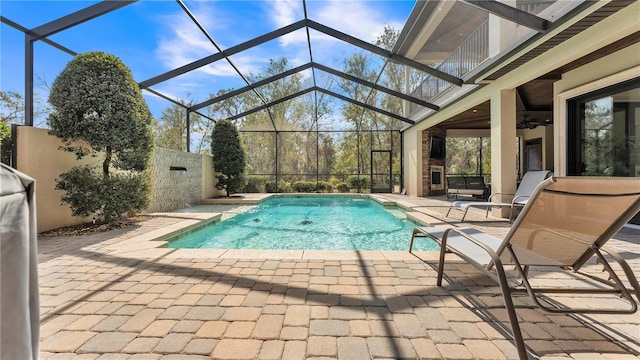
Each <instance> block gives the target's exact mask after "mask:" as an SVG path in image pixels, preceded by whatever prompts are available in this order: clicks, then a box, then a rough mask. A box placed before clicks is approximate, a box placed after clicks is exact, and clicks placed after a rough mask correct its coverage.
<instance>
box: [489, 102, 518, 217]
mask: <svg viewBox="0 0 640 360" xmlns="http://www.w3.org/2000/svg"><path fill="white" fill-rule="evenodd" d="M517 151H518V149H517V141H516V90H515V89H506V90H500V91H499V92H496V93H494V94H493V95H492V96H491V193H492V194H495V193H506V194H513V193H515V191H516V183H517V177H518V174H517V167H516V153H517ZM511 199H512V197H511V196H502V198H497V199H495V200H496V201H502V202H510V201H511ZM493 214H494V215H496V216H501V217H508V216H509V209H494V210H493Z"/></svg>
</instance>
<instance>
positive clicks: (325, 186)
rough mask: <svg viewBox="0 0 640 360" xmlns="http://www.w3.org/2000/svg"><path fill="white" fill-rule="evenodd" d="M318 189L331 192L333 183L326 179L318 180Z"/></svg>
mask: <svg viewBox="0 0 640 360" xmlns="http://www.w3.org/2000/svg"><path fill="white" fill-rule="evenodd" d="M318 191H319V192H328V193H332V192H333V184H331V183H330V182H328V181H318Z"/></svg>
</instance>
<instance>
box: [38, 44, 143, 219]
mask: <svg viewBox="0 0 640 360" xmlns="http://www.w3.org/2000/svg"><path fill="white" fill-rule="evenodd" d="M49 102H50V103H51V105H52V107H53V112H52V113H51V114H50V115H49V118H48V121H49V126H50V128H51V130H50V133H51V134H52V135H55V136H57V137H59V138H61V139H62V141H64V143H65V146H63V147H62V149H63V150H66V151H70V152H74V153H75V154H76V157H77V158H78V159H81V158H83V157H85V156H92V157H99V156H103V157H104V160H103V161H102V164H101V165H102V166H101V167H100V166H99V165H84V166H77V167H74V168H73V169H71V171H69V172H66V173H63V174H60V177H59V178H58V179H57V180H56V189H59V190H63V191H65V192H66V193H65V195H63V196H62V202H63V203H66V204H69V205H70V206H71V210H72V213H73V215H74V216H82V217H87V216H93V217H94V219H96V220H97V221H107V222H108V221H111V220H114V219H117V218H120V217H122V216H123V215H125V214H129V213H132V212H135V211H140V210H143V209H144V208H145V207H146V206H147V205H148V202H149V195H150V192H151V188H150V181H149V180H150V179H149V172H148V171H146V170H147V169H148V167H149V163H150V158H151V153H152V151H153V135H152V131H151V121H152V116H151V113H150V112H149V108H148V107H147V104H146V103H145V101H144V98H143V97H142V94H141V92H140V88H139V87H138V84H137V83H136V82H135V80H134V79H133V76H132V75H131V71H130V70H129V68H127V67H126V66H125V65H124V64H123V63H122V62H121V61H120V59H118V58H117V57H115V56H113V55H108V54H105V53H102V52H89V53H85V54H81V55H78V56H76V57H75V58H74V59H73V60H71V61H70V62H69V63H68V64H67V66H66V67H65V68H64V69H63V70H62V72H61V73H60V75H58V77H57V78H56V80H55V81H54V83H53V85H52V87H51V92H50V94H49Z"/></svg>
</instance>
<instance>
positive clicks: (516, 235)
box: [409, 177, 640, 359]
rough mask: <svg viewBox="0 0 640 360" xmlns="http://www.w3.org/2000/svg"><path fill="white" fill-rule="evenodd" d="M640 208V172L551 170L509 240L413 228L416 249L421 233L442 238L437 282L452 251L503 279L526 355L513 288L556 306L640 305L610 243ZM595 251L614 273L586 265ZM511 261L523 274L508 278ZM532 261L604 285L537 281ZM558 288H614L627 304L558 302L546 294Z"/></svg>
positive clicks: (638, 290)
mask: <svg viewBox="0 0 640 360" xmlns="http://www.w3.org/2000/svg"><path fill="white" fill-rule="evenodd" d="M638 210H640V178H594V177H558V178H555V177H551V178H549V179H547V180H545V181H543V183H541V184H540V185H539V186H538V187H537V188H536V190H535V191H534V193H533V194H532V195H531V197H530V198H529V202H528V203H527V205H526V206H525V207H524V208H523V209H522V212H521V214H520V215H519V216H518V218H517V219H516V220H515V222H514V224H513V226H512V227H511V229H509V231H508V233H507V235H506V236H505V238H504V240H500V239H497V238H495V237H493V236H490V235H487V234H485V233H482V232H480V231H478V230H474V229H470V228H435V227H418V228H415V229H414V231H413V236H412V238H411V243H410V245H409V252H411V251H412V249H413V242H414V240H415V239H416V238H420V237H428V238H431V239H433V240H435V241H436V242H437V243H438V244H439V245H440V247H441V249H440V261H439V264H438V277H437V285H438V286H442V276H443V267H444V259H445V255H446V254H447V253H449V252H453V253H455V254H457V255H458V256H459V257H461V258H462V259H463V260H466V261H467V262H468V263H470V264H472V265H474V266H475V267H476V268H478V269H479V270H480V271H482V272H483V273H485V274H487V275H488V276H489V277H491V278H492V279H494V280H495V281H497V282H498V283H499V284H500V287H501V290H502V295H503V297H504V302H505V307H506V310H507V313H508V315H509V322H510V323H511V329H512V331H513V337H514V340H515V345H516V348H517V350H518V356H519V357H520V358H521V359H526V358H527V355H526V349H525V346H524V340H523V339H522V334H521V332H520V325H519V324H518V319H517V317H516V312H515V308H514V305H513V301H512V298H511V296H512V293H514V292H527V293H528V294H529V296H530V297H531V299H533V301H534V303H535V304H536V305H537V306H539V307H541V308H542V309H544V310H546V311H549V312H554V313H599V314H608V313H615V314H632V313H634V312H636V310H637V308H638V306H637V304H636V302H635V301H634V299H633V297H632V295H631V293H632V292H633V293H635V296H636V297H637V298H638V300H640V285H638V280H637V279H636V277H635V275H634V274H633V272H632V271H631V268H630V267H629V265H628V264H627V263H626V261H625V260H624V259H623V258H622V257H621V256H620V255H618V254H617V253H615V252H614V251H612V250H610V249H605V248H603V246H604V244H605V243H606V242H607V241H608V240H609V239H610V238H611V237H612V236H613V235H615V234H616V233H617V232H618V230H619V229H620V228H622V226H624V224H625V223H626V222H627V221H628V220H629V219H631V218H632V217H633V216H634V215H635V214H636V213H638ZM605 253H606V254H608V255H609V256H610V257H611V258H613V259H614V260H615V261H616V262H617V263H618V265H619V266H620V269H622V272H624V275H626V278H627V282H628V284H629V285H630V288H627V286H626V285H625V283H624V282H623V281H622V280H621V279H620V277H619V275H618V274H616V272H615V271H614V270H613V268H612V267H611V265H610V264H609V263H608V262H607V259H606V258H605V256H604V254H605ZM593 256H596V257H597V260H598V263H599V264H602V266H603V267H604V269H603V271H606V272H607V273H608V275H609V278H608V279H606V278H602V277H600V276H598V277H594V276H593V275H590V274H586V273H583V272H582V271H580V269H581V267H582V266H583V265H584V264H585V263H586V262H587V261H588V260H589V259H590V258H592V257H593ZM505 265H513V266H515V274H516V275H515V276H509V277H507V274H506V273H505V269H504V266H505ZM532 266H536V267H541V269H549V268H551V269H552V270H555V271H565V270H568V271H572V272H574V273H575V274H576V276H579V277H581V276H586V277H587V278H586V279H584V280H589V279H591V280H592V281H591V282H590V283H591V284H592V285H593V284H597V286H593V287H584V288H583V287H581V288H572V287H571V286H569V285H568V284H572V282H566V281H565V282H562V280H560V282H561V283H559V284H558V287H556V288H540V287H538V286H535V287H534V286H532V285H531V280H532V279H530V278H529V268H530V267H532ZM514 280H515V281H514ZM565 280H566V279H565ZM544 281H546V282H548V281H551V280H550V279H544ZM584 283H585V284H586V283H587V282H584ZM552 293H570V294H571V293H574V294H584V293H615V294H617V295H619V296H620V297H621V298H623V299H625V300H626V301H625V302H624V304H619V305H620V306H623V307H625V308H611V307H605V308H596V307H585V308H569V307H567V306H564V305H557V303H556V302H554V301H553V299H551V300H549V299H550V298H549V297H547V296H545V297H540V296H539V295H541V294H552ZM616 298H617V297H616ZM614 303H616V304H617V302H614ZM627 305H628V308H626V307H627Z"/></svg>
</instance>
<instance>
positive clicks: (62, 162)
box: [16, 126, 222, 232]
mask: <svg viewBox="0 0 640 360" xmlns="http://www.w3.org/2000/svg"><path fill="white" fill-rule="evenodd" d="M16 135H17V136H16V137H17V139H16V154H17V157H16V167H17V169H18V170H19V171H21V172H23V173H25V174H27V175H29V176H30V177H32V178H34V179H35V180H36V204H37V218H38V221H37V222H38V232H43V231H47V230H51V229H56V228H59V227H63V226H69V225H76V224H81V223H85V222H89V221H91V219H87V218H76V217H73V216H72V215H71V209H70V208H69V207H68V206H66V205H63V204H62V203H61V202H60V198H61V197H62V194H63V192H62V191H59V190H55V186H56V185H55V180H56V178H57V177H58V176H59V175H60V174H61V173H63V172H66V171H69V170H70V169H71V168H72V167H74V166H78V165H84V164H94V163H101V162H102V159H101V158H91V157H85V158H84V159H82V160H80V161H78V160H76V157H75V155H74V154H72V153H69V152H66V151H62V150H60V149H58V147H59V146H61V145H62V142H61V141H60V139H58V138H57V137H55V136H51V135H49V133H48V131H47V130H46V129H39V128H34V127H29V126H19V127H18V129H17V134H16ZM152 161H153V163H152V164H153V192H152V195H151V202H150V204H149V208H148V209H147V212H156V211H173V210H176V209H179V208H183V207H186V206H193V205H197V204H200V202H201V200H202V199H207V198H211V197H214V196H219V195H222V194H220V193H219V192H218V191H217V190H216V189H215V181H216V179H215V177H214V176H213V175H214V173H213V160H212V159H211V157H210V156H208V155H198V154H193V153H185V152H180V151H175V150H168V149H163V148H156V149H155V151H154V154H153V160H152ZM172 167H173V168H174V170H171V168H172Z"/></svg>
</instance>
